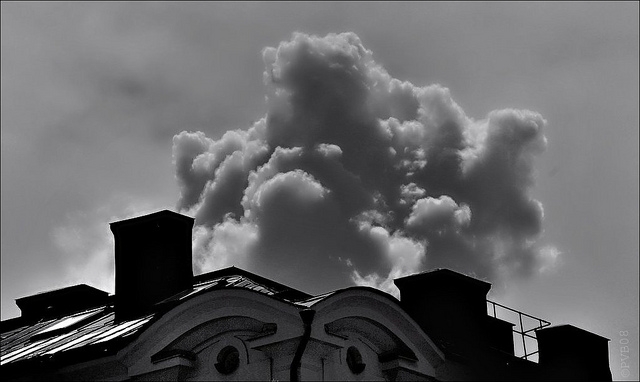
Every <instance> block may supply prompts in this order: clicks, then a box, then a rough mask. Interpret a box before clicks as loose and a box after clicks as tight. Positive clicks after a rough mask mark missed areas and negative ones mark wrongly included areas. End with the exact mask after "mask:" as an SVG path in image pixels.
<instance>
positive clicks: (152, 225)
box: [110, 210, 194, 320]
mask: <svg viewBox="0 0 640 382" xmlns="http://www.w3.org/2000/svg"><path fill="white" fill-rule="evenodd" d="M193 223H194V219H193V218H190V217H188V216H184V215H180V214H177V213H175V212H171V211H168V210H164V211H160V212H156V213H153V214H150V215H145V216H140V217H136V218H133V219H128V220H122V221H119V222H115V223H111V224H110V226H111V231H112V232H113V236H114V238H115V268H116V295H115V307H116V319H117V320H124V319H128V318H132V317H135V316H139V315H142V314H144V313H145V312H147V311H148V310H149V308H150V307H151V306H152V305H154V304H155V303H157V302H160V301H162V300H164V299H166V298H168V297H170V296H172V295H174V294H176V293H178V292H180V291H182V290H184V289H186V288H188V287H190V286H191V284H192V279H193V269H192V265H191V233H192V229H193Z"/></svg>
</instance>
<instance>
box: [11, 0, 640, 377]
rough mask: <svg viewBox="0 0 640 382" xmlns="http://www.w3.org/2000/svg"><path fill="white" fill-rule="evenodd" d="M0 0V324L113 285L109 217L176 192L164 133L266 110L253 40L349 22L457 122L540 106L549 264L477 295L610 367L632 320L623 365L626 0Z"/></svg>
mask: <svg viewBox="0 0 640 382" xmlns="http://www.w3.org/2000/svg"><path fill="white" fill-rule="evenodd" d="M1 7H2V26H1V32H2V62H1V75H2V78H1V79H2V88H1V91H2V113H1V114H0V115H1V117H0V120H1V126H2V130H1V138H2V146H1V147H2V152H1V159H2V162H1V170H2V171H1V177H2V178H1V201H2V212H1V230H2V233H1V254H2V318H3V319H6V318H10V317H13V316H16V315H18V310H17V308H16V307H15V305H14V303H13V300H14V299H15V298H19V297H23V296H26V295H29V294H32V293H36V292H39V291H42V290H48V289H53V288H57V287H62V286H65V285H68V284H69V283H73V282H85V283H89V284H92V285H95V286H97V287H101V288H104V289H107V290H110V291H111V292H112V291H113V290H112V289H110V288H112V282H113V281H112V274H111V273H110V272H112V264H111V261H112V259H111V256H112V252H110V251H112V242H111V240H112V239H111V233H110V231H109V229H108V224H107V223H108V222H112V221H115V220H118V219H121V218H126V217H131V216H134V215H137V214H140V213H143V212H150V211H155V210H158V209H164V208H169V209H173V208H174V207H175V206H176V204H177V202H178V198H179V189H178V184H177V182H176V179H175V178H174V173H175V169H174V167H173V165H172V163H171V160H172V158H171V155H172V137H173V136H174V135H175V134H178V133H179V132H181V131H183V130H189V131H197V130H199V131H202V132H204V133H205V134H206V136H207V137H209V138H212V139H219V138H220V137H222V135H223V134H224V132H225V131H227V130H229V129H243V130H246V129H248V128H249V127H250V126H252V124H253V123H254V122H255V121H257V120H259V119H260V118H262V117H263V116H264V114H265V112H266V111H267V105H266V103H265V95H266V94H267V91H266V89H265V86H264V83H263V71H264V67H265V64H264V62H263V60H262V56H261V51H262V49H263V48H265V47H267V46H272V47H277V46H278V44H279V43H280V42H281V41H287V40H289V39H290V38H291V35H292V33H293V32H294V31H300V32H304V33H308V34H317V35H319V36H324V35H326V34H327V33H339V32H348V31H352V32H354V33H356V34H357V35H358V36H359V37H360V39H361V40H362V43H363V45H364V46H365V47H366V48H367V49H370V50H371V51H372V52H373V59H374V60H375V61H376V62H377V63H378V64H380V65H382V66H384V68H385V69H386V70H387V71H388V73H389V74H390V75H391V76H392V77H394V78H397V79H400V80H407V81H411V82H412V83H413V84H415V85H416V86H427V85H430V84H434V83H438V84H441V85H442V86H445V87H447V88H449V90H450V91H451V96H452V98H453V99H454V100H455V101H456V102H457V104H458V105H460V107H461V108H462V109H463V110H464V112H465V113H466V115H467V116H469V117H471V118H474V119H478V120H480V119H483V118H485V117H486V115H487V113H489V112H490V111H492V110H495V109H504V108H518V109H529V110H533V111H536V112H538V113H540V114H541V115H542V116H543V117H544V118H545V120H546V121H547V126H546V127H545V130H544V134H545V136H546V138H547V148H546V151H545V152H544V153H542V154H541V155H539V156H538V157H537V159H536V161H535V174H536V184H535V186H534V187H533V188H532V194H533V197H534V198H535V199H537V200H539V201H540V202H541V203H542V204H543V206H544V222H543V225H542V228H543V229H544V233H543V234H542V237H541V238H540V240H539V242H540V243H541V244H542V245H548V246H552V247H554V248H557V249H558V250H559V251H560V252H561V254H560V257H559V262H558V264H556V266H555V267H554V268H553V269H551V270H549V271H548V272H545V273H543V274H541V275H539V276H537V277H533V278H529V279H527V280H523V281H516V280H515V279H514V280H510V281H509V284H508V285H496V287H497V288H496V289H500V290H502V292H501V294H499V295H496V296H493V298H494V299H497V300H499V301H502V302H504V303H506V304H507V305H510V306H513V307H515V308H519V309H522V310H524V311H526V312H529V313H532V314H534V315H537V316H540V317H542V318H545V319H547V320H549V321H552V322H553V323H558V324H560V323H572V324H575V325H577V326H580V327H583V328H585V329H587V330H591V331H594V332H596V333H598V334H601V335H603V336H605V337H608V338H610V339H611V342H610V357H611V369H612V373H613V375H614V378H621V377H622V374H621V372H622V369H621V366H620V344H619V340H620V337H619V332H620V331H624V330H628V331H630V332H631V333H633V334H634V335H633V336H632V337H631V338H632V339H633V338H635V339H636V340H635V341H636V342H635V343H632V345H633V346H635V348H633V349H635V350H634V351H635V353H632V354H631V356H632V358H631V359H632V360H634V361H633V362H635V363H633V362H631V365H632V368H631V370H632V372H633V374H632V375H631V377H634V376H635V379H637V378H638V344H637V338H638V252H639V248H638V233H637V232H638V123H639V120H638V82H639V79H638V65H639V62H638V42H639V41H638V40H639V39H638V4H637V3H631V2H627V3H622V2H619V3H615V2H611V3H560V4H558V3H397V2H396V3H347V4H339V3H328V4H327V3H266V4H265V3H189V4H184V3H8V2H4V3H2V6H1ZM231 228H233V227H231ZM229 234H233V230H232V229H231V230H230V231H229Z"/></svg>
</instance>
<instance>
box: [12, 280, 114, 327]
mask: <svg viewBox="0 0 640 382" xmlns="http://www.w3.org/2000/svg"><path fill="white" fill-rule="evenodd" d="M108 296H109V294H108V293H107V292H104V291H101V290H100V289H96V288H94V287H91V286H89V285H86V284H80V285H74V286H70V287H66V288H62V289H56V290H53V291H49V292H43V293H38V294H35V295H33V296H28V297H22V298H19V299H17V300H16V305H18V307H19V308H20V311H21V313H22V318H24V319H27V320H39V319H41V318H52V317H59V316H61V315H65V314H70V313H75V312H79V311H81V310H85V309H89V308H92V307H94V306H98V305H100V304H104V303H105V302H106V301H107V298H108Z"/></svg>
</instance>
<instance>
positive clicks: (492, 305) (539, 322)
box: [487, 300, 551, 361]
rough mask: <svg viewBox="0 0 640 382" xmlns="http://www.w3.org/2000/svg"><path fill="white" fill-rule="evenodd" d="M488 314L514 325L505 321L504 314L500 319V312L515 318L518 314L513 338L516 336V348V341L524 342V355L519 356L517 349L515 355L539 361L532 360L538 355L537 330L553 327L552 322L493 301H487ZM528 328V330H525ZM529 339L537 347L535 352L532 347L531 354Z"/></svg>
mask: <svg viewBox="0 0 640 382" xmlns="http://www.w3.org/2000/svg"><path fill="white" fill-rule="evenodd" d="M487 304H488V305H487V314H489V315H491V313H492V312H493V317H494V318H498V319H501V320H504V321H509V322H511V323H514V322H513V321H514V320H509V319H505V318H504V314H501V316H502V317H498V314H497V313H498V312H501V313H502V312H503V311H505V310H506V311H507V312H509V313H508V314H510V315H512V317H514V318H515V316H513V314H514V313H515V314H517V320H515V321H517V323H514V324H516V325H515V326H514V328H513V336H514V347H517V346H516V339H517V338H518V337H520V339H519V340H521V341H522V353H521V355H519V354H518V353H520V352H517V351H515V350H516V349H514V352H515V355H516V356H518V357H520V358H524V359H526V360H529V361H537V357H535V358H536V360H533V359H530V358H531V357H532V356H534V355H536V354H538V338H537V337H536V332H535V331H536V330H538V329H542V328H544V327H547V326H549V325H551V322H549V321H546V320H543V319H541V318H538V317H534V316H531V315H529V314H526V313H522V312H520V311H517V310H515V309H511V308H509V307H507V306H504V305H502V304H498V303H497V302H493V301H489V300H487ZM496 307H499V308H500V309H498V310H496ZM523 317H524V322H525V323H523ZM525 327H526V329H525ZM527 339H531V340H533V342H531V341H530V342H531V343H530V345H533V347H535V350H533V349H531V346H530V350H531V351H530V352H527Z"/></svg>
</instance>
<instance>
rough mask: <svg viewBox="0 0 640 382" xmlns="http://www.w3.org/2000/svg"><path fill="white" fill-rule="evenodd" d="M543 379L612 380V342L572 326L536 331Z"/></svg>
mask: <svg viewBox="0 0 640 382" xmlns="http://www.w3.org/2000/svg"><path fill="white" fill-rule="evenodd" d="M536 337H537V338H538V352H539V360H538V364H539V365H540V367H541V368H542V369H543V370H544V371H543V375H542V377H543V378H545V379H548V380H554V381H576V380H580V381H611V378H612V376H611V370H610V369H609V339H607V338H604V337H601V336H599V335H597V334H594V333H591V332H587V331H586V330H583V329H580V328H576V327H575V326H572V325H559V326H552V327H549V328H544V329H539V330H536Z"/></svg>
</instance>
